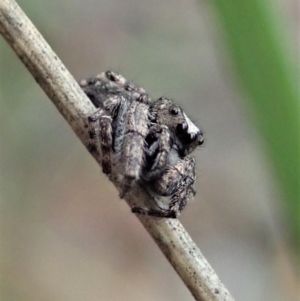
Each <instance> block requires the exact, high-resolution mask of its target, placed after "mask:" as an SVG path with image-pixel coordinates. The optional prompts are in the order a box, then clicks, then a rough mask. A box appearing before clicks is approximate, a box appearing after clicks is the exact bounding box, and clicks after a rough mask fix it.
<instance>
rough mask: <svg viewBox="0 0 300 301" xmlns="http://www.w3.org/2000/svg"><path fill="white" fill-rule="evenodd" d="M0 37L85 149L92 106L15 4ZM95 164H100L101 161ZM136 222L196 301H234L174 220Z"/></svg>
mask: <svg viewBox="0 0 300 301" xmlns="http://www.w3.org/2000/svg"><path fill="white" fill-rule="evenodd" d="M0 32H1V34H2V35H3V36H4V38H5V39H6V41H7V42H8V43H9V44H10V46H11V47H12V48H13V50H14V51H15V52H16V54H17V55H18V56H19V58H20V59H21V61H22V62H23V63H24V64H25V66H26V67H27V68H28V70H29V71H30V72H31V74H32V76H33V77H34V78H35V80H36V81H37V83H38V84H39V85H40V86H41V87H42V89H43V90H44V91H45V93H46V94H47V95H48V96H49V98H50V99H51V101H52V102H53V103H54V105H55V106H56V107H57V109H58V110H59V112H60V113H61V114H62V115H63V117H64V118H65V119H66V120H67V122H68V123H69V124H70V126H71V127H72V129H73V131H74V132H75V133H76V134H77V136H78V137H79V139H80V140H81V141H82V143H83V144H84V145H85V146H87V144H88V134H87V119H86V117H87V116H89V115H90V114H91V113H92V112H94V111H95V108H94V106H93V105H92V103H91V102H90V101H89V99H88V98H87V97H86V96H85V94H84V93H83V92H82V90H81V89H80V87H79V86H78V84H77V82H76V81H75V80H74V78H73V77H72V75H71V74H70V73H69V72H68V70H67V69H66V68H65V66H64V65H63V64H62V62H61V61H60V59H59V58H58V57H57V56H56V55H55V53H54V52H53V51H52V49H51V48H50V46H49V45H48V44H47V43H46V41H45V40H44V38H43V37H42V36H41V34H40V33H39V32H38V31H37V29H36V28H35V27H34V25H33V24H32V23H31V21H30V20H29V19H28V18H27V16H26V15H25V14H24V12H23V11H22V10H21V9H20V7H19V6H18V5H17V3H16V2H15V1H13V0H1V1H0ZM95 159H96V160H97V161H98V163H100V158H95ZM126 201H127V203H128V204H129V205H130V206H131V207H132V206H134V205H135V206H136V205H140V204H141V203H142V204H143V203H144V204H145V203H146V204H147V203H155V202H156V201H157V200H153V199H152V198H151V197H150V196H149V195H147V194H146V193H145V191H143V189H141V188H138V189H137V191H136V193H134V195H132V196H131V197H130V198H129V199H127V200H126ZM138 218H139V220H140V221H141V222H142V224H143V225H144V227H145V228H146V229H147V231H148V232H149V234H150V235H151V236H152V237H153V239H154V240H155V242H156V243H157V245H158V246H159V248H160V249H161V251H162V252H163V253H164V254H165V256H166V258H167V259H168V260H169V262H170V263H171V264H172V266H173V267H174V269H175V270H176V271H177V273H178V274H179V276H180V277H181V279H182V280H183V282H184V283H185V284H186V285H187V287H188V288H189V290H190V291H191V293H192V294H193V296H194V297H195V299H196V300H201V301H208V300H227V301H230V300H233V298H232V297H231V295H230V294H229V292H228V291H227V289H226V288H225V287H224V285H223V284H222V283H221V281H220V280H219V278H218V276H217V275H216V273H215V272H214V271H213V269H212V268H211V266H210V265H209V263H208V262H207V261H206V259H205V258H204V257H203V255H202V254H201V252H200V250H199V249H198V248H197V246H196V245H195V243H194V242H193V241H192V239H191V238H190V236H189V235H188V233H187V232H186V231H185V229H184V228H183V226H182V225H181V223H180V222H179V221H178V220H177V219H165V218H153V217H148V216H141V215H138Z"/></svg>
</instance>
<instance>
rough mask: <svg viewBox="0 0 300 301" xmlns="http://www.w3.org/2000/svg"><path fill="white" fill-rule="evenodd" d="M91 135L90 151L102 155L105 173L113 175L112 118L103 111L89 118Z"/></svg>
mask: <svg viewBox="0 0 300 301" xmlns="http://www.w3.org/2000/svg"><path fill="white" fill-rule="evenodd" d="M88 121H89V133H90V142H89V147H90V150H92V151H95V152H96V154H97V155H100V154H101V155H102V170H103V173H105V174H109V173H111V160H110V152H111V148H112V126H111V123H112V118H111V117H110V116H108V115H107V114H106V112H105V111H104V110H103V109H99V110H97V111H96V112H95V113H93V114H92V115H91V116H89V117H88Z"/></svg>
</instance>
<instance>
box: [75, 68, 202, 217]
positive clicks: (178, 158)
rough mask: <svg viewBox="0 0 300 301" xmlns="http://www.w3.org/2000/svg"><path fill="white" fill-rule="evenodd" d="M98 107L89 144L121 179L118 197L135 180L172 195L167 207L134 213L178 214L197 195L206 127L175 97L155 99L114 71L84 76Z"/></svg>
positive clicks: (83, 83) (105, 167)
mask: <svg viewBox="0 0 300 301" xmlns="http://www.w3.org/2000/svg"><path fill="white" fill-rule="evenodd" d="M80 86H81V88H82V89H83V91H84V92H85V93H86V95H87V96H88V97H89V98H90V100H91V101H92V103H93V104H94V105H95V107H96V108H98V110H97V111H96V112H95V113H94V114H93V115H91V116H90V117H89V130H90V147H91V150H92V151H94V152H96V153H97V154H101V158H102V170H103V172H104V173H105V174H107V175H108V176H109V177H110V179H115V180H117V182H118V183H120V187H119V189H120V197H121V198H124V197H125V196H126V195H127V193H129V192H130V190H131V188H132V185H133V184H134V183H135V182H139V183H141V184H144V186H146V187H147V188H148V190H150V191H151V192H154V193H155V194H156V195H159V196H166V197H170V202H169V205H168V208H167V209H163V208H161V209H160V210H155V209H145V208H139V207H134V208H132V211H133V212H135V213H141V214H148V215H152V216H158V217H170V218H176V217H177V216H179V214H180V212H181V211H182V210H183V208H184V207H185V205H186V203H187V201H188V200H189V199H190V198H191V197H193V196H194V195H195V193H196V192H195V189H194V182H195V178H196V176H195V160H194V158H192V157H189V156H188V155H189V154H190V153H191V152H192V151H193V150H194V149H195V148H196V147H197V146H199V145H202V144H203V141H204V139H203V135H202V132H201V131H200V130H199V129H198V127H196V125H195V124H194V123H193V122H192V121H191V120H190V119H189V118H188V117H187V115H186V114H185V113H184V111H183V110H182V108H181V107H180V106H178V105H176V104H175V103H174V102H173V101H172V100H170V99H167V98H164V97H161V98H159V99H157V100H152V99H151V98H150V97H149V95H148V94H147V93H146V91H145V90H144V89H143V88H140V87H138V86H136V85H134V84H133V83H132V82H129V81H127V80H126V79H125V78H124V77H123V76H121V75H119V74H116V73H114V72H112V71H107V72H105V73H101V74H99V75H98V76H97V77H95V78H90V79H87V80H82V81H81V82H80Z"/></svg>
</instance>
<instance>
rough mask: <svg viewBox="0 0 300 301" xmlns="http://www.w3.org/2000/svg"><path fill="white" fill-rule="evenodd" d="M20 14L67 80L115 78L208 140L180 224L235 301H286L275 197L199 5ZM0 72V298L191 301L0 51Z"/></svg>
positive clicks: (288, 10)
mask: <svg viewBox="0 0 300 301" xmlns="http://www.w3.org/2000/svg"><path fill="white" fill-rule="evenodd" d="M18 3H19V5H20V6H21V7H22V8H23V9H24V10H25V12H26V13H27V15H28V16H29V18H30V19H31V20H32V22H33V23H34V24H35V25H36V26H37V28H38V29H39V30H40V31H41V33H42V34H43V36H44V37H45V39H46V40H47V41H48V43H49V44H50V45H51V47H52V48H53V49H54V51H55V52H56V53H57V54H58V56H59V57H60V58H61V60H62V61H63V62H64V64H65V65H66V67H67V68H68V69H69V70H70V72H71V73H72V74H73V75H74V77H75V78H76V79H78V80H79V79H82V78H85V77H89V76H92V75H96V74H98V73H100V72H102V71H105V70H114V71H116V72H119V73H121V74H122V75H124V76H125V77H126V78H128V79H130V80H133V81H134V82H135V83H137V84H139V85H141V86H142V87H144V88H145V89H146V90H147V91H148V92H149V93H150V94H151V95H152V96H153V97H159V96H162V95H164V96H168V97H171V98H173V99H175V100H176V102H177V103H179V104H181V105H182V107H183V108H184V109H185V111H186V112H187V114H188V115H189V116H191V119H192V120H193V121H194V122H195V123H196V124H197V125H198V126H199V127H201V129H202V130H203V131H204V134H205V139H206V142H205V146H204V147H202V148H199V150H197V151H196V152H195V158H196V160H197V191H198V193H197V195H196V198H195V201H194V202H193V203H191V204H189V205H188V206H187V208H186V209H185V211H184V212H183V214H182V216H181V218H180V219H181V221H182V223H183V225H184V226H185V227H186V229H187V230H188V231H189V233H190V235H191V236H192V237H193V239H194V240H195V241H196V243H197V245H198V246H199V247H200V249H201V250H202V252H203V253H204V255H205V256H206V258H207V259H208V261H209V262H210V263H211V265H212V266H213V268H214V269H215V270H216V272H217V273H218V275H219V277H220V278H221V280H222V281H223V282H224V283H225V285H226V286H227V287H228V289H229V290H230V292H231V293H232V295H233V296H234V297H235V298H236V300H243V301H252V300H275V301H277V300H285V301H287V300H296V298H295V296H296V282H295V281H296V280H295V277H294V274H293V269H292V263H291V256H290V250H289V244H288V243H287V240H286V239H285V235H286V226H285V219H284V217H283V215H282V208H281V207H280V203H279V202H278V198H279V197H280V192H279V190H278V189H277V187H276V184H275V181H274V179H273V176H272V173H271V167H270V164H269V161H268V159H267V158H266V156H265V153H264V150H263V148H262V146H261V145H262V143H261V138H260V137H259V135H258V134H257V132H256V131H255V129H254V127H253V125H252V124H251V121H250V118H249V116H250V114H249V108H248V107H246V106H245V96H244V94H243V93H242V91H241V90H240V88H239V87H238V86H237V84H236V79H235V75H234V71H233V69H232V64H231V62H230V60H229V58H228V54H227V49H226V46H225V44H224V41H223V38H222V27H221V26H219V24H218V22H217V21H216V17H215V15H214V13H213V11H212V10H211V8H210V7H208V6H207V3H204V2H203V1H199V2H194V1H175V0H166V1H157V0H154V1H133V0H126V1H125V0H123V1H117V0H113V1H96V0H87V1H79V0H73V1H71V0H64V1H58V0H56V1H45V0H39V1H25V0H22V1H18ZM280 4H281V6H280V8H281V10H282V12H283V16H284V18H285V20H284V21H285V23H286V24H287V26H288V27H289V28H290V29H291V31H290V32H289V34H290V36H291V37H292V38H293V39H294V40H295V39H296V38H297V35H296V23H295V21H296V18H295V14H294V12H293V10H294V8H295V2H294V1H292V0H289V1H285V2H284V3H279V5H280ZM293 32H294V33H295V34H294V35H293ZM295 45H296V44H295ZM292 47H294V46H292ZM0 60H1V61H0V64H1V65H0V76H1V84H0V106H1V109H0V120H1V121H0V123H1V126H0V170H1V173H0V201H1V208H0V210H1V228H2V232H3V233H2V238H1V240H2V242H1V246H2V247H1V249H2V254H1V257H2V260H1V264H2V266H1V272H2V274H3V281H2V289H1V293H2V294H3V298H2V300H56V301H59V300H64V301H67V300H70V301H71V300H72V301H77V300H78V301H80V300H118V299H124V300H173V301H176V300H192V296H191V295H190V293H189V291H188V290H187V288H186V287H185V286H184V285H183V283H182V282H181V280H180V279H179V277H178V276H177V275H176V273H175V272H174V271H173V270H172V267H171V266H170V265H169V264H168V262H167V261H166V259H165V258H164V257H163V256H162V254H161V253H160V251H159V250H158V248H157V246H156V245H155V244H154V242H153V241H152V240H151V238H150V237H149V235H148V234H147V232H146V231H145V230H144V229H143V227H142V226H141V224H140V223H139V222H138V220H137V219H136V218H135V216H134V215H132V214H131V213H130V210H129V207H128V206H127V204H126V203H125V202H124V201H122V200H119V198H118V194H117V191H116V189H115V188H114V187H113V186H112V184H111V183H110V182H109V181H108V180H107V179H106V178H105V176H104V175H103V174H102V173H101V170H100V168H99V167H98V166H97V165H96V164H95V161H94V160H93V159H92V157H91V156H90V155H89V154H88V152H87V151H86V150H85V149H84V147H83V145H81V143H80V141H79V140H78V139H77V138H76V137H75V135H74V133H73V132H72V130H71V129H70V128H69V126H68V125H67V123H66V122H65V121H64V120H63V118H62V117H61V116H60V115H59V114H58V112H57V110H56V109H55V107H54V106H53V105H52V103H51V102H50V101H49V99H47V97H46V95H45V94H44V93H43V91H42V90H41V89H40V87H39V86H38V85H37V84H36V83H35V81H34V79H33V78H32V77H31V76H30V74H29V73H28V72H27V70H26V69H25V67H24V66H23V65H22V64H21V62H20V61H19V60H18V59H17V57H16V55H15V54H14V53H13V52H12V50H11V49H10V48H9V47H8V46H7V45H6V42H5V41H4V40H3V39H0Z"/></svg>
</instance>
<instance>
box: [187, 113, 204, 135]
mask: <svg viewBox="0 0 300 301" xmlns="http://www.w3.org/2000/svg"><path fill="white" fill-rule="evenodd" d="M183 115H184V117H185V120H186V122H187V124H188V133H189V134H191V133H195V134H196V135H198V133H199V132H200V129H198V128H197V127H196V125H195V124H194V123H193V122H192V121H191V119H190V118H188V117H187V116H186V114H185V113H183Z"/></svg>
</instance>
